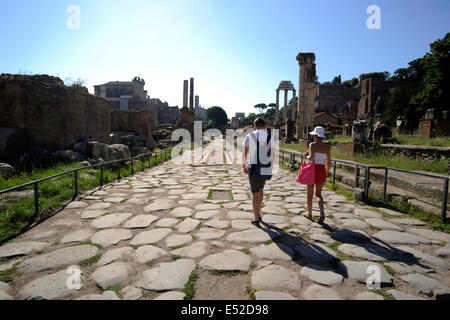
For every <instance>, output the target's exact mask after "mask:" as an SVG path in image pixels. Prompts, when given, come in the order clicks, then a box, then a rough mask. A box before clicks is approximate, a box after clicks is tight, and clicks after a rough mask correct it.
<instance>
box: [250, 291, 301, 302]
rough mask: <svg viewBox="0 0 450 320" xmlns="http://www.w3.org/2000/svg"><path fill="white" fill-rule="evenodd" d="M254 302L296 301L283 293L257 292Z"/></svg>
mask: <svg viewBox="0 0 450 320" xmlns="http://www.w3.org/2000/svg"><path fill="white" fill-rule="evenodd" d="M255 300H297V299H295V298H294V297H293V296H291V295H290V294H288V293H284V292H275V291H257V292H256V293H255Z"/></svg>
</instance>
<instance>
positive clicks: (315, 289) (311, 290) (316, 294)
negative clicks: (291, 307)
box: [303, 284, 342, 300]
mask: <svg viewBox="0 0 450 320" xmlns="http://www.w3.org/2000/svg"><path fill="white" fill-rule="evenodd" d="M303 297H304V298H305V299H306V300H342V298H341V297H340V296H339V294H338V293H337V292H336V291H334V290H333V289H331V288H328V287H324V286H320V285H315V284H314V285H312V286H310V287H308V289H306V290H305V292H304V293H303Z"/></svg>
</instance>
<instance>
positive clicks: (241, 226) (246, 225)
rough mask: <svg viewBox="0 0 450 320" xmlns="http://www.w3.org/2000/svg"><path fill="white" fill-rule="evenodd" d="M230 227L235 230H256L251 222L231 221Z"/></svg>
mask: <svg viewBox="0 0 450 320" xmlns="http://www.w3.org/2000/svg"><path fill="white" fill-rule="evenodd" d="M231 227H232V228H233V229H237V230H247V229H256V228H258V227H256V226H255V225H254V224H252V222H251V220H232V221H231Z"/></svg>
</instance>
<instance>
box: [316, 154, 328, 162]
mask: <svg viewBox="0 0 450 320" xmlns="http://www.w3.org/2000/svg"><path fill="white" fill-rule="evenodd" d="M326 159H327V155H326V154H325V153H319V152H316V153H315V155H314V163H315V164H325V160H326Z"/></svg>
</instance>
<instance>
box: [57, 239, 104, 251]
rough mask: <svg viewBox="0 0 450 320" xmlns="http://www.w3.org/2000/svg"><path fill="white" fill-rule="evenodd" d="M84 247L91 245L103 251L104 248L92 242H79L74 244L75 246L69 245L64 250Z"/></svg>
mask: <svg viewBox="0 0 450 320" xmlns="http://www.w3.org/2000/svg"><path fill="white" fill-rule="evenodd" d="M83 245H90V246H94V247H97V248H98V249H99V250H101V249H102V246H101V245H99V244H96V243H92V242H90V241H85V242H79V243H74V244H68V245H67V246H64V248H68V247H77V246H83Z"/></svg>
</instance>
